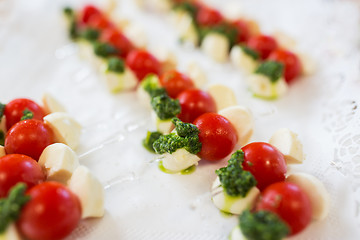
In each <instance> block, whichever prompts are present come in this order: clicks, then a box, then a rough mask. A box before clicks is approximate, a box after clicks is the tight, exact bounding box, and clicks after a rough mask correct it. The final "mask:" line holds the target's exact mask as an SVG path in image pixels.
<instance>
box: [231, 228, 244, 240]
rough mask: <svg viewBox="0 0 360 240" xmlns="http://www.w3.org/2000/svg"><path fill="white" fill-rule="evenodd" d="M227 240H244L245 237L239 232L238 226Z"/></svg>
mask: <svg viewBox="0 0 360 240" xmlns="http://www.w3.org/2000/svg"><path fill="white" fill-rule="evenodd" d="M229 240H246V238H245V236H244V235H243V234H242V232H241V229H240V226H239V225H237V226H236V227H234V228H233V230H232V231H231V233H230V236H229Z"/></svg>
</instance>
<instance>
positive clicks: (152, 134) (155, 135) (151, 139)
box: [143, 131, 162, 153]
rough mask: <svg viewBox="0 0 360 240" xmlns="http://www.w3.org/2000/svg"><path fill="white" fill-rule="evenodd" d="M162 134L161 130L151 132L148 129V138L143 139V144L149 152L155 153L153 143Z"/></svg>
mask: <svg viewBox="0 0 360 240" xmlns="http://www.w3.org/2000/svg"><path fill="white" fill-rule="evenodd" d="M161 135H162V133H160V132H150V131H148V132H147V134H146V138H145V139H144V140H143V146H144V147H145V148H146V149H147V150H149V152H153V153H155V150H154V147H153V144H154V142H155V141H156V140H158V139H159V137H160V136H161Z"/></svg>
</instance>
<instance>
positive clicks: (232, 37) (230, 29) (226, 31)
mask: <svg viewBox="0 0 360 240" xmlns="http://www.w3.org/2000/svg"><path fill="white" fill-rule="evenodd" d="M198 29H199V31H198V32H199V36H200V43H201V42H202V41H203V40H204V38H205V36H206V35H207V34H209V33H212V32H214V33H219V34H222V35H224V36H225V37H226V38H227V39H228V40H229V43H230V48H229V49H231V47H232V46H234V45H235V43H236V40H237V35H238V30H237V29H236V28H235V27H234V26H232V25H230V24H227V23H222V24H219V25H216V26H213V27H200V26H198Z"/></svg>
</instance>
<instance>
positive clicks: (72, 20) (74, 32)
mask: <svg viewBox="0 0 360 240" xmlns="http://www.w3.org/2000/svg"><path fill="white" fill-rule="evenodd" d="M63 13H64V15H65V17H66V18H67V19H68V21H69V30H68V34H69V37H70V38H71V39H73V40H75V39H77V38H78V37H79V29H78V27H77V24H76V16H75V13H74V10H73V9H72V8H70V7H65V8H64V9H63Z"/></svg>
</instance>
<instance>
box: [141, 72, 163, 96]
mask: <svg viewBox="0 0 360 240" xmlns="http://www.w3.org/2000/svg"><path fill="white" fill-rule="evenodd" d="M141 87H142V88H143V89H144V90H145V91H146V92H147V93H149V95H150V97H151V98H153V97H156V96H160V95H166V90H165V88H162V87H161V86H160V83H159V78H158V77H157V76H156V75H154V74H149V75H147V76H146V77H145V79H144V80H143V81H142V82H141Z"/></svg>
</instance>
